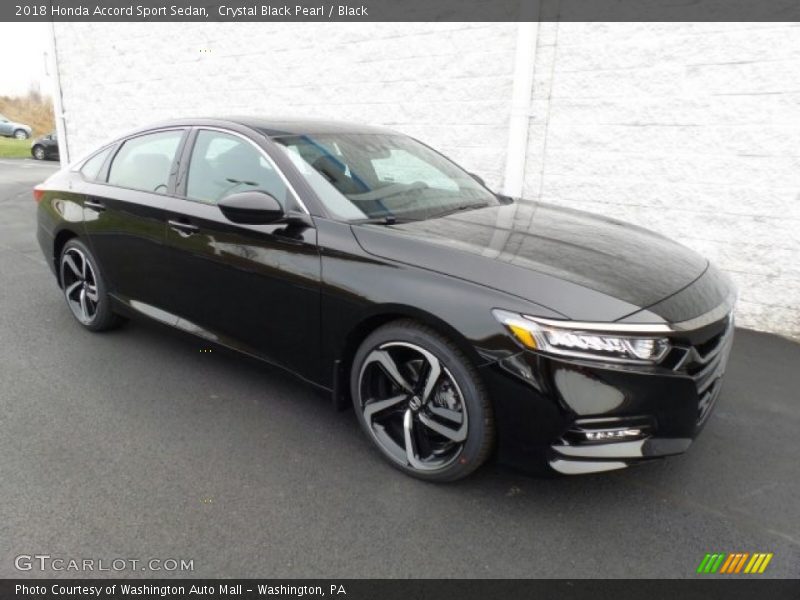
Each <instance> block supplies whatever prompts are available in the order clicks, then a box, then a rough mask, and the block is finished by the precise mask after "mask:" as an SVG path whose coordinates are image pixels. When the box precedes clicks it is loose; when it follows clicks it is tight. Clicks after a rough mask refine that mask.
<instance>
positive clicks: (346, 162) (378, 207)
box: [273, 133, 498, 221]
mask: <svg viewBox="0 0 800 600" xmlns="http://www.w3.org/2000/svg"><path fill="white" fill-rule="evenodd" d="M273 139H274V140H275V141H276V142H277V143H278V144H279V145H280V147H282V148H284V149H285V151H286V153H287V154H288V155H289V157H290V158H291V159H292V161H293V163H294V164H295V166H297V168H298V169H299V170H300V172H301V173H302V174H303V176H304V177H305V178H306V180H307V181H308V183H309V185H311V187H312V188H313V189H314V191H315V192H316V193H317V195H318V196H319V197H320V199H321V200H322V202H323V203H324V204H325V206H326V208H327V209H328V210H329V211H330V212H331V213H332V214H333V215H334V216H336V217H337V218H340V219H344V220H348V221H357V220H364V219H387V218H388V219H392V220H397V221H400V220H422V219H430V218H433V217H437V216H442V215H445V214H449V213H452V212H456V211H460V210H467V209H470V208H478V207H482V206H489V205H494V204H498V200H497V198H496V197H495V195H494V194H492V193H491V192H490V191H489V190H487V189H486V188H485V187H483V186H482V185H480V184H479V183H478V182H477V181H476V180H475V179H474V178H473V177H472V176H471V175H470V174H469V173H467V172H466V171H464V170H462V169H461V168H459V167H458V166H456V165H455V164H453V163H452V162H450V161H449V160H447V159H446V158H444V157H443V156H441V155H440V154H437V153H436V152H434V151H433V150H431V149H430V148H428V147H427V146H425V145H424V144H421V143H420V142H417V141H416V140H414V139H412V138H410V137H407V136H404V135H397V134H383V133H380V134H373V133H334V134H319V135H295V136H281V137H276V138H273Z"/></svg>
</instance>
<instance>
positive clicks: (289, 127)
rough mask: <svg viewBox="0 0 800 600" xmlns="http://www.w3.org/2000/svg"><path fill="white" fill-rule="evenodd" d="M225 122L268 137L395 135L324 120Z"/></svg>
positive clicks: (246, 119) (239, 119) (380, 129)
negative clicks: (253, 130) (355, 134)
mask: <svg viewBox="0 0 800 600" xmlns="http://www.w3.org/2000/svg"><path fill="white" fill-rule="evenodd" d="M225 120H227V121H233V122H235V123H239V124H241V125H244V126H246V127H251V128H252V129H258V130H259V131H262V132H264V133H265V134H266V135H268V136H279V135H302V134H305V133H395V132H394V131H392V130H391V129H387V128H385V127H377V126H373V125H364V124H361V123H351V122H348V121H331V120H325V119H298V118H270V117H248V116H244V117H238V116H237V117H228V118H227V119H225Z"/></svg>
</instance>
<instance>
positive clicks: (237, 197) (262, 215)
mask: <svg viewBox="0 0 800 600" xmlns="http://www.w3.org/2000/svg"><path fill="white" fill-rule="evenodd" d="M217 206H219V209H220V210H221V211H222V214H223V215H225V218H227V219H228V220H229V221H231V222H233V223H242V224H244V225H267V224H269V223H275V222H277V221H280V220H282V219H283V218H284V216H285V214H284V212H283V207H282V206H281V203H280V202H278V201H277V200H276V199H275V197H274V196H271V195H270V194H268V193H267V192H260V191H253V192H239V193H237V194H231V195H230V196H225V197H224V198H223V199H222V200H219V201H218V202H217Z"/></svg>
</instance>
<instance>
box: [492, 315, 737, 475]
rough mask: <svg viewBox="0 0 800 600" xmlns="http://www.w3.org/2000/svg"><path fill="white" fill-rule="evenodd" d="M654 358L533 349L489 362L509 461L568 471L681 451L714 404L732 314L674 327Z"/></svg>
mask: <svg viewBox="0 0 800 600" xmlns="http://www.w3.org/2000/svg"><path fill="white" fill-rule="evenodd" d="M672 342H673V349H672V350H671V351H670V354H668V355H667V357H666V358H665V359H664V361H662V364H660V365H658V366H654V367H636V366H621V365H612V364H607V363H602V362H599V361H590V360H570V359H563V358H556V357H552V356H545V355H543V354H538V353H534V352H529V351H522V352H519V353H517V354H515V355H513V356H511V357H508V358H504V359H501V360H498V361H496V362H495V363H492V364H490V365H486V366H485V367H483V374H484V380H485V381H486V382H487V385H488V387H489V391H490V394H491V396H492V398H493V400H494V406H495V421H496V425H497V430H498V432H497V433H498V454H499V459H500V461H501V462H504V463H508V464H511V465H513V466H515V467H518V468H522V469H524V470H529V466H530V465H531V464H536V463H539V464H541V459H542V457H543V456H544V457H545V461H546V463H547V464H548V465H549V466H550V468H552V469H553V470H555V471H558V472H560V473H564V474H579V473H593V472H600V471H610V470H614V469H621V468H625V467H627V466H629V465H632V464H635V463H638V462H644V461H647V460H650V459H654V458H659V457H663V456H669V455H673V454H680V453H682V452H685V451H686V450H687V449H688V447H689V446H690V445H691V442H692V440H693V439H694V438H695V437H696V436H697V435H698V434H699V432H700V431H701V430H702V428H703V426H704V425H705V423H706V422H707V419H708V417H709V415H710V414H711V412H712V411H713V408H714V406H715V404H716V401H717V398H718V397H719V394H720V390H721V387H722V376H723V374H724V372H725V367H726V365H727V360H728V355H729V353H730V349H731V346H732V343H733V321H732V318H730V317H729V316H728V317H725V318H724V319H722V320H720V321H718V322H716V323H713V324H711V325H708V326H705V327H703V328H702V329H699V330H696V331H691V332H684V333H679V334H676V336H675V337H674V338H673V340H672Z"/></svg>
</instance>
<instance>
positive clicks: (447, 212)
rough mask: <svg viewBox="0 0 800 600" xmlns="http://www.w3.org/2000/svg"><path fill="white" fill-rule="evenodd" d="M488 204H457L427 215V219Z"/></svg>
mask: <svg viewBox="0 0 800 600" xmlns="http://www.w3.org/2000/svg"><path fill="white" fill-rule="evenodd" d="M487 206H489V203H488V202H479V203H477V204H459V205H458V206H456V207H454V208H448V209H447V210H443V211H442V212H440V213H435V214H433V215H431V216H430V217H428V218H429V219H438V218H440V217H446V216H447V215H452V214H454V213H457V212H463V211H465V210H472V209H473V208H486V207H487Z"/></svg>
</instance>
